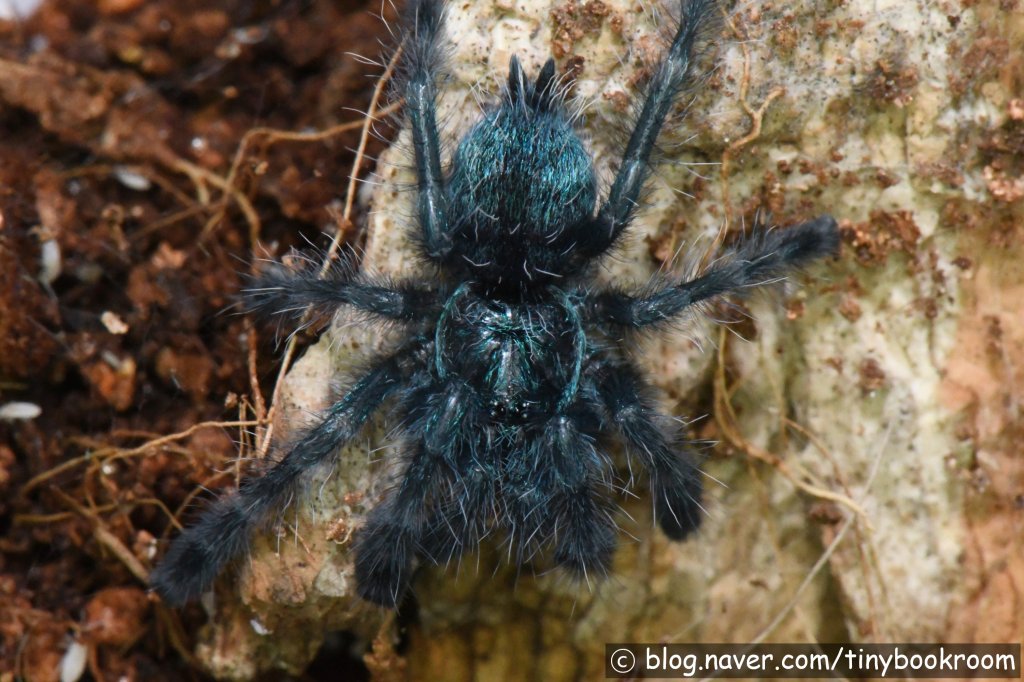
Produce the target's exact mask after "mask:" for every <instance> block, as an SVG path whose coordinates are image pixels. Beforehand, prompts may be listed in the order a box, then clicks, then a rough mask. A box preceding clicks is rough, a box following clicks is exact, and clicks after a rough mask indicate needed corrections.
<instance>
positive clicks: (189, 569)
mask: <svg viewBox="0 0 1024 682" xmlns="http://www.w3.org/2000/svg"><path fill="white" fill-rule="evenodd" d="M402 355H403V354H402V353H401V352H399V353H397V354H395V355H393V356H391V357H389V358H387V359H385V360H383V361H382V362H380V363H378V364H377V365H376V366H374V367H373V368H372V369H371V370H370V371H369V372H367V373H366V374H365V375H364V376H363V377H362V378H361V379H360V380H359V381H357V382H356V384H355V385H354V386H353V387H352V388H351V389H350V390H349V392H348V393H347V394H345V396H344V397H342V398H341V400H339V401H337V402H336V403H335V404H334V405H333V406H331V408H330V409H328V410H327V412H326V413H325V414H324V415H323V417H322V418H321V419H320V421H319V422H317V423H316V424H315V425H314V426H313V427H312V428H310V429H308V430H307V431H306V434H305V436H303V437H302V438H301V439H300V440H299V441H298V442H296V443H295V444H294V445H293V446H292V447H291V448H290V449H289V450H288V452H287V454H285V456H284V457H283V458H282V459H281V461H279V462H278V463H277V464H276V465H275V466H274V467H273V468H271V469H270V470H269V471H267V472H266V473H265V474H264V475H263V476H261V477H258V478H250V479H248V480H246V481H245V482H244V483H242V485H241V487H240V488H239V489H238V492H237V493H235V494H234V495H230V496H228V497H225V498H222V499H220V500H218V501H217V502H215V503H214V504H213V506H212V507H210V508H209V509H208V510H206V511H205V512H204V513H203V514H202V516H201V517H200V518H199V521H198V522H197V523H196V524H195V525H193V526H191V527H190V528H188V529H186V530H185V531H184V532H183V533H182V534H181V535H180V536H178V538H177V539H175V540H174V542H173V543H172V544H171V547H170V549H169V550H168V552H167V556H165V557H164V560H163V561H162V562H161V563H160V565H159V566H157V568H156V570H154V571H153V574H152V576H151V578H150V584H151V585H152V586H153V588H154V589H155V590H156V591H157V593H159V594H160V596H161V597H163V598H164V600H165V601H167V602H168V603H169V604H171V605H175V606H176V605H180V604H184V603H185V602H188V601H191V600H193V599H195V598H197V597H198V596H199V595H201V594H202V593H203V592H205V591H206V590H207V589H209V587H210V585H211V584H212V583H213V580H214V578H216V577H217V573H218V572H219V571H220V569H221V568H222V567H223V566H224V564H225V563H227V562H229V561H231V560H232V559H234V558H236V557H237V556H238V555H240V554H241V553H242V552H243V551H244V550H245V548H246V545H247V542H248V539H249V535H250V532H251V531H252V530H253V528H254V527H255V526H257V525H258V524H259V523H260V522H262V521H263V520H264V519H265V518H266V517H267V516H268V514H269V513H270V512H271V511H272V510H274V509H276V508H279V507H280V506H281V505H282V504H283V503H284V502H285V501H286V500H287V499H288V498H289V496H291V495H292V494H293V493H294V492H295V489H296V484H297V483H298V481H299V477H300V476H301V475H302V474H303V473H304V472H306V471H307V470H309V469H310V468H312V467H314V466H316V465H318V464H320V463H321V462H323V461H325V460H326V459H328V458H329V457H331V456H332V455H334V454H335V453H337V451H338V449H339V448H341V447H342V446H343V445H344V444H345V443H347V442H348V441H350V440H351V439H352V438H353V437H354V436H355V435H356V434H357V433H358V432H359V430H360V428H361V427H362V426H363V424H365V423H366V421H367V419H369V417H370V416H371V415H372V414H373V413H374V412H375V411H376V410H377V408H378V407H379V406H380V405H381V403H382V402H383V401H384V400H385V399H386V398H387V397H388V396H389V395H390V394H391V393H392V392H393V391H394V390H395V389H396V388H397V386H398V385H399V383H400V381H401V379H403V378H404V376H405V371H404V369H403V365H402V359H403V358H402Z"/></svg>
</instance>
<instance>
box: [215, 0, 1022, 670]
mask: <svg viewBox="0 0 1024 682" xmlns="http://www.w3.org/2000/svg"><path fill="white" fill-rule="evenodd" d="M725 9H726V10H727V12H723V17H722V23H721V30H720V31H719V32H718V33H717V34H716V37H715V39H714V40H713V41H712V45H711V46H710V48H709V50H708V55H707V62H706V63H707V64H708V65H709V66H711V67H713V70H712V71H711V73H710V75H709V76H708V79H707V81H706V83H705V84H704V86H703V87H702V88H701V89H700V90H699V91H697V92H696V93H694V94H693V96H692V101H688V104H689V106H688V107H687V111H686V115H685V118H684V117H682V116H681V115H680V116H678V117H676V118H675V119H674V120H673V121H672V123H671V124H670V125H669V126H668V127H667V130H666V134H665V135H664V137H663V140H662V153H661V156H662V159H661V161H660V163H659V165H658V167H657V172H656V174H655V176H654V178H653V179H652V181H651V192H650V195H649V197H648V199H647V207H646V208H645V210H644V211H643V213H642V215H641V217H640V218H639V219H638V221H637V224H636V226H635V228H634V229H633V231H632V236H631V239H630V241H629V244H628V245H627V247H626V248H625V249H624V250H623V251H621V252H620V253H619V254H618V255H617V257H615V258H614V259H611V260H609V261H608V263H607V267H606V268H604V270H603V271H602V273H601V277H602V278H603V279H606V280H615V281H623V280H628V281H639V282H643V281H646V280H647V279H648V278H649V277H650V276H651V275H652V274H653V273H655V272H656V271H657V270H658V269H659V268H664V267H668V268H672V267H675V268H677V269H679V268H682V267H683V265H684V264H686V263H691V264H692V263H694V262H698V261H699V260H700V259H701V257H703V256H704V254H706V253H707V251H708V250H709V249H710V248H712V246H713V244H714V243H715V240H716V237H717V236H718V235H719V234H720V232H721V230H722V229H723V226H727V228H728V229H730V230H738V229H742V226H743V223H744V221H749V220H751V219H752V217H753V215H754V213H755V211H756V210H757V209H758V208H761V209H762V210H766V211H770V212H771V214H772V217H773V219H774V220H775V221H776V222H778V223H780V224H791V223H795V222H798V221H800V220H805V219H809V218H811V217H814V216H816V215H820V214H822V213H830V214H832V215H834V216H835V217H836V218H837V219H838V220H839V221H840V224H841V227H842V230H843V252H842V256H841V257H840V259H839V260H837V261H832V262H828V263H825V264H823V265H820V266H817V267H815V268H814V269H813V270H812V271H811V272H809V273H808V276H807V277H802V278H798V279H796V280H794V281H792V282H790V283H788V284H787V286H786V287H785V289H784V290H783V292H782V294H781V295H774V296H765V297H754V298H752V299H748V300H746V301H745V302H744V303H743V306H744V307H745V309H746V311H747V312H749V313H750V314H751V316H752V321H750V320H746V321H740V322H739V323H734V324H732V325H730V327H729V328H728V329H726V328H723V327H721V326H720V325H717V324H714V323H713V322H711V321H709V320H705V319H696V320H691V321H689V322H687V324H686V325H685V327H684V328H683V329H681V330H679V331H678V332H674V333H670V334H662V335H658V336H655V337H651V338H650V339H647V340H646V341H644V342H643V343H642V344H641V346H640V347H639V348H638V353H637V358H638V361H639V362H640V363H641V364H642V365H643V366H644V367H645V368H646V369H647V370H649V372H650V375H651V377H652V378H653V379H654V381H655V383H656V385H657V387H658V388H659V389H660V391H661V393H662V395H663V398H664V402H663V405H664V409H665V410H666V411H667V412H668V413H670V414H672V415H675V416H678V417H681V418H683V419H687V420H697V421H695V422H694V424H693V426H692V427H691V428H692V431H693V432H694V433H697V434H698V435H700V436H701V437H704V438H709V439H714V440H716V441H717V442H718V445H717V446H716V447H715V448H714V449H712V450H711V451H710V456H709V458H708V460H707V462H706V464H705V471H706V472H707V474H708V478H707V488H708V493H707V496H706V500H705V507H706V508H707V512H708V513H707V517H706V519H705V521H704V526H703V528H702V530H701V532H700V534H699V535H698V536H697V537H696V538H694V539H692V540H689V541H687V542H685V543H682V544H673V543H670V542H668V541H667V540H666V539H665V538H664V537H663V536H662V535H661V534H660V531H658V530H656V529H655V528H654V527H653V526H652V522H651V518H650V507H649V501H648V499H647V498H646V496H645V494H643V493H642V494H641V495H640V498H639V499H630V500H626V499H624V500H623V501H622V505H623V508H624V510H625V511H626V512H628V515H629V517H632V519H630V518H628V517H627V516H626V515H622V516H621V518H620V519H619V522H620V524H621V525H622V526H623V528H624V529H625V530H626V531H628V533H629V534H631V535H633V536H635V538H630V537H629V536H628V535H626V534H623V536H622V543H621V547H620V549H619V551H618V553H617V555H616V557H615V561H614V567H613V571H612V577H611V578H610V579H608V580H605V581H604V582H601V583H598V584H593V585H591V586H589V588H588V586H586V585H582V586H581V585H579V584H576V583H573V582H571V581H569V580H566V579H565V578H564V576H560V575H559V574H557V573H545V574H543V575H539V576H534V575H531V574H519V575H517V574H516V571H515V570H514V569H512V568H509V567H508V566H506V565H505V564H504V562H503V561H502V556H501V552H500V550H498V549H496V548H484V550H483V551H482V552H481V553H480V556H479V557H475V556H474V557H469V558H467V559H465V560H463V562H462V564H461V565H460V566H451V567H450V568H449V569H448V570H447V571H444V570H440V569H433V568H425V569H423V570H421V571H420V573H419V575H418V578H417V580H416V583H415V592H416V605H417V606H416V608H417V613H416V617H415V619H413V622H414V623H415V624H411V625H408V626H407V628H406V630H405V634H406V636H407V646H406V647H405V648H404V649H403V653H402V655H401V656H399V655H398V654H396V653H394V651H393V650H392V649H391V644H392V643H393V642H394V641H395V640H394V638H395V637H396V636H397V635H396V634H395V631H394V629H393V628H394V622H395V621H394V620H392V619H390V618H386V617H385V616H386V614H384V613H383V612H381V611H379V610H377V609H375V608H370V607H367V606H366V605H364V604H361V603H360V602H359V601H358V599H357V598H356V597H355V596H354V583H353V577H352V566H351V554H350V549H351V535H352V532H353V531H354V530H355V529H356V528H358V526H359V524H360V523H361V522H362V519H363V518H364V515H365V513H366V512H367V510H368V509H369V508H370V507H372V505H373V503H374V502H375V501H376V499H377V498H378V497H379V494H380V492H381V491H382V490H383V486H384V485H385V479H386V476H387V473H388V461H389V458H391V460H390V461H393V459H394V458H393V455H394V448H395V447H397V444H395V443H389V442H388V440H387V438H386V435H385V434H386V433H387V428H388V425H387V424H385V423H383V422H381V423H379V424H378V425H377V427H375V429H370V430H369V431H368V432H367V433H364V434H363V436H362V437H361V438H360V440H358V441H357V442H356V443H353V444H352V446H350V447H349V448H347V449H346V451H345V452H343V453H341V455H340V456H339V458H338V462H337V465H336V466H335V467H333V468H332V469H331V470H330V471H323V472H318V474H317V475H316V476H314V477H313V478H311V480H310V483H309V486H308V490H307V494H306V495H305V497H304V498H303V499H302V500H300V501H299V502H298V503H297V504H296V505H295V509H293V510H291V511H290V512H289V513H288V514H286V516H285V522H284V523H283V524H282V526H281V528H280V530H279V531H278V533H277V534H276V535H271V536H268V537H264V538H260V539H259V540H258V541H257V542H256V547H255V551H254V553H253V555H252V558H251V560H250V562H248V563H247V564H246V565H245V566H244V567H243V568H242V570H241V573H240V575H239V576H238V578H237V582H230V583H229V582H225V583H223V584H222V585H221V586H220V588H219V589H218V592H217V604H216V608H215V612H214V617H213V619H212V621H211V625H210V627H209V629H208V630H207V631H206V632H205V633H204V643H203V644H202V645H201V647H200V651H199V653H200V656H201V658H202V659H203V660H204V662H205V663H206V665H207V666H209V667H210V669H211V670H212V671H213V672H214V674H215V675H217V676H218V677H220V678H223V679H232V678H234V679H245V678H248V677H251V676H253V675H255V674H256V673H258V672H260V671H264V670H268V669H272V668H284V669H287V670H291V671H299V670H301V669H302V668H303V666H304V665H306V663H307V662H308V661H309V660H310V659H311V657H312V656H313V654H314V653H315V651H316V649H317V647H318V645H319V644H320V642H321V640H322V636H323V633H325V632H328V631H334V630H350V631H353V632H355V633H357V634H358V635H359V636H360V637H363V638H365V639H366V641H367V642H370V641H373V640H374V639H375V641H374V643H373V647H372V653H371V654H370V655H369V657H368V659H367V662H368V665H369V667H370V669H371V671H372V672H374V674H375V675H376V677H377V678H379V679H415V680H420V679H424V680H427V679H429V680H452V681H455V680H470V679H481V680H491V679H493V680H520V679H522V680H526V679H544V680H552V681H561V680H591V679H600V678H602V677H603V675H604V664H605V662H604V644H605V643H606V642H615V641H634V642H642V641H649V642H659V641H669V642H702V641H706V642H748V641H753V640H755V639H766V640H768V641H782V642H806V641H821V642H837V641H838V642H888V641H918V642H921V641H979V642H980V641H988V642H1017V641H1020V640H1021V638H1022V634H1024V615H1022V614H1024V608H1022V604H1021V603H1020V596H1019V595H1021V594H1024V554H1022V552H1021V534H1020V531H1019V526H1020V519H1021V514H1022V511H1021V510H1022V508H1024V460H1022V458H1021V457H1020V453H1019V445H1018V444H1019V443H1021V442H1024V440H1022V439H1024V421H1022V419H1021V415H1020V410H1021V401H1022V389H1021V386H1022V385H1024V383H1022V381H1021V379H1022V374H1024V265H1022V264H1021V257H1022V255H1024V252H1022V249H1021V244H1022V243H1024V83H1022V81H1024V75H1022V74H1024V63H1022V61H1024V57H1022V53H1021V51H1020V49H1019V47H1017V48H1015V47H1013V46H1019V45H1022V44H1024V13H1022V11H1021V9H1020V8H1019V7H1018V6H1017V3H1016V2H1012V1H1011V2H996V1H994V0H985V1H980V2H952V1H948V2H945V1H939V2H932V1H930V0H912V1H910V2H906V1H903V0H898V1H897V0H892V1H889V0H870V1H869V0H847V1H846V2H826V3H816V2H810V1H809V0H801V1H798V2H790V3H783V4H779V3H763V2H759V1H758V2H753V3H741V4H737V5H730V6H728V7H726V8H725ZM450 10H451V11H450V19H449V24H448V31H449V34H450V35H452V36H458V40H456V41H453V43H452V49H451V56H450V61H449V73H450V78H449V80H448V81H447V82H446V83H445V86H444V95H443V98H442V102H441V115H440V117H439V118H440V120H442V121H445V123H446V132H445V136H446V138H447V139H449V140H455V139H457V137H458V135H459V134H460V132H461V131H465V130H466V128H467V127H468V126H469V125H471V124H472V122H473V120H474V119H475V118H476V117H477V116H478V115H479V109H478V105H477V97H478V96H479V95H480V92H481V91H482V92H488V93H490V92H495V91H496V90H497V88H498V83H499V82H500V80H501V79H502V77H503V74H504V73H505V71H506V69H507V64H508V60H509V58H510V57H511V56H512V55H513V54H518V55H519V57H520V59H521V60H522V61H523V63H524V65H525V66H526V68H527V71H528V72H534V71H535V70H536V69H538V68H539V66H540V64H542V63H543V61H544V59H546V58H547V57H548V56H549V55H551V54H553V55H554V56H555V57H557V58H558V60H559V64H560V66H561V67H562V68H569V67H571V68H574V69H575V70H576V72H577V73H578V80H577V84H576V86H575V97H576V101H577V102H579V103H580V105H581V106H582V111H583V116H582V119H581V122H582V123H581V125H582V128H583V131H584V134H585V136H586V138H587V140H588V143H589V144H590V145H591V148H592V149H593V152H594V156H595V160H596V163H597V166H598V168H599V170H600V172H601V174H602V177H603V178H605V179H606V180H607V179H608V178H610V177H611V170H610V169H611V168H613V165H614V160H615V159H616V155H617V152H618V150H619V149H620V148H621V145H622V141H623V139H624V134H625V132H627V131H628V129H629V117H630V113H631V111H632V107H633V104H634V102H635V98H636V93H637V84H638V83H639V82H642V79H643V77H644V74H645V73H649V72H650V69H651V68H653V66H654V65H655V64H656V63H657V60H658V58H659V56H660V54H661V50H662V48H663V47H664V40H665V36H666V33H667V32H668V31H669V30H670V29H669V28H668V27H669V26H671V23H672V20H671V18H670V14H671V12H669V11H668V10H665V9H657V8H656V7H654V6H652V5H650V4H648V3H627V2H621V1H619V0H607V1H606V2H602V1H600V0H592V1H591V2H589V3H576V2H572V1H569V2H560V1H555V2H534V1H533V0H524V1H523V2H520V3H512V2H509V1H507V0H495V1H493V2H480V3H452V4H451V7H450ZM409 149H410V146H409V138H408V134H407V132H406V133H403V134H402V135H401V136H400V138H399V142H398V143H397V144H396V145H395V146H394V148H392V149H391V150H389V152H388V153H387V154H386V155H385V157H384V158H383V159H382V160H381V162H380V165H379V167H378V169H377V173H378V175H379V177H378V178H377V179H378V180H379V184H378V185H377V186H376V187H375V188H373V190H372V192H369V193H368V196H367V197H365V198H366V200H367V201H368V202H369V204H370V206H371V208H372V210H373V212H372V214H371V215H372V217H371V219H370V224H369V225H368V230H369V241H368V244H367V249H366V257H365V260H364V267H366V268H368V269H370V270H373V271H377V272H385V273H391V274H394V275H399V276H401V275H407V274H410V273H413V272H415V271H416V269H417V267H418V266H417V261H416V258H415V256H414V254H413V252H412V249H411V247H410V245H409V241H408V239H407V230H408V228H409V224H410V222H411V221H410V218H409V216H411V215H412V213H413V204H412V201H413V196H412V193H411V192H410V191H409V187H410V186H411V185H412V182H413V175H412V170H411V167H410V155H409ZM677 251H678V253H679V254H680V255H679V257H677V258H675V259H674V260H673V258H672V257H673V255H674V254H676V253H677ZM386 337H387V335H386V334H383V335H382V334H381V333H380V331H379V330H367V329H365V328H362V327H360V326H358V325H356V324H353V323H352V320H351V319H343V320H339V321H338V323H337V324H335V326H334V327H333V328H332V330H331V331H330V333H329V334H327V335H325V337H324V338H323V339H322V340H321V341H320V343H319V344H318V345H317V346H316V347H314V348H313V349H311V350H310V351H309V352H308V353H307V354H306V356H305V357H304V358H303V359H302V360H301V361H300V362H299V363H298V364H297V366H296V367H295V369H294V370H293V371H292V372H291V374H290V375H289V377H288V379H287V382H288V385H287V390H286V392H285V393H286V400H287V406H288V409H286V410H285V411H284V412H283V413H282V414H281V418H280V422H279V423H280V427H279V428H280V431H281V432H287V431H289V430H291V431H294V429H295V428H296V427H297V426H299V425H301V424H302V423H303V422H304V421H305V417H304V416H303V415H305V414H308V413H309V412H310V411H315V410H317V409H320V408H322V407H323V406H325V405H326V404H327V402H328V400H329V399H330V396H331V390H332V389H331V383H330V382H329V381H328V380H327V379H326V378H328V377H332V376H338V375H344V374H345V372H346V371H348V370H349V368H351V367H354V366H358V365H359V363H360V360H361V359H362V358H363V357H365V355H366V354H367V353H369V352H372V351H373V350H375V349H379V348H382V347H385V346H386V345H387V344H388V340H387V338H386ZM295 510H297V517H296V513H295ZM537 568H538V571H537V572H538V573H541V572H543V568H544V567H543V566H538V567H537Z"/></svg>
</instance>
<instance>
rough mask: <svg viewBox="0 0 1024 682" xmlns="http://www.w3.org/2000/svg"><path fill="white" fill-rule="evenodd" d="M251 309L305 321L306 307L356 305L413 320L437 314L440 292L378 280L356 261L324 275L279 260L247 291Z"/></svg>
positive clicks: (329, 310)
mask: <svg viewBox="0 0 1024 682" xmlns="http://www.w3.org/2000/svg"><path fill="white" fill-rule="evenodd" d="M242 302H243V303H244V306H245V309H246V311H247V312H251V313H256V314H258V315H286V316H290V317H293V318H295V319H301V317H302V316H303V315H304V314H305V312H306V310H307V309H309V308H312V310H313V311H314V312H315V313H316V314H317V315H320V316H327V315H331V314H333V313H334V312H335V311H337V309H338V308H340V307H342V306H351V307H353V308H355V309H357V310H360V311H362V312H365V313H369V314H371V315H375V316H377V317H382V318H385V319H388V320H395V321H403V322H412V321H416V320H423V319H426V318H428V317H429V316H431V315H436V314H437V309H438V306H437V303H438V295H437V292H435V291H431V290H429V289H425V288H422V287H419V286H416V285H414V284H412V283H411V282H386V281H373V280H371V279H369V278H367V277H366V276H364V275H361V274H359V272H358V271H357V270H356V268H355V266H354V265H353V264H352V263H351V261H349V260H347V259H342V260H341V261H337V262H336V263H335V264H334V265H333V266H332V267H331V268H330V269H329V270H328V271H327V272H326V273H324V274H323V276H321V273H320V272H319V271H318V269H317V268H312V267H305V268H301V269H299V270H291V269H289V268H286V267H284V266H282V265H281V264H279V263H274V264H272V265H270V266H269V267H267V268H265V269H264V270H263V272H261V273H260V274H259V275H257V276H255V277H253V278H252V279H251V280H250V281H249V286H248V287H246V288H245V289H244V290H243V291H242Z"/></svg>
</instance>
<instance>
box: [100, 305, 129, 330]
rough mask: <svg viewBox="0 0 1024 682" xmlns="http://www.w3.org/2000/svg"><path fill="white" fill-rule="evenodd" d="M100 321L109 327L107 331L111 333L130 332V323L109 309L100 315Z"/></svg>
mask: <svg viewBox="0 0 1024 682" xmlns="http://www.w3.org/2000/svg"><path fill="white" fill-rule="evenodd" d="M100 322H102V323H103V326H104V327H106V328H107V331H108V332H110V333H111V334H125V333H127V332H128V325H127V324H125V321H124V320H122V319H121V318H120V317H119V316H118V314H117V313H112V312H110V311H109V310H104V311H103V314H102V315H100Z"/></svg>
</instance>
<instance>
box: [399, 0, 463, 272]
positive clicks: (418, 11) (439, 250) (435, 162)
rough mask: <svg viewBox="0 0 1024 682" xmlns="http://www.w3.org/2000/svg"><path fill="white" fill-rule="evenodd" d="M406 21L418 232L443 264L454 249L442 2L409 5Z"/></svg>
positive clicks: (407, 92) (406, 71)
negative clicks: (445, 159) (441, 107)
mask: <svg viewBox="0 0 1024 682" xmlns="http://www.w3.org/2000/svg"><path fill="white" fill-rule="evenodd" d="M404 21H405V25H406V31H405V35H406V39H405V42H404V43H403V47H402V49H403V50H404V52H403V55H404V60H403V71H404V77H405V81H404V84H405V87H404V94H405V111H406V115H407V116H408V117H409V124H410V126H411V127H412V143H413V149H414V152H415V157H416V177H417V180H418V185H417V187H418V190H419V193H418V206H417V208H418V216H419V221H420V229H421V230H422V239H423V247H424V250H425V252H426V254H427V256H428V257H430V258H431V259H433V260H435V261H442V260H444V258H445V257H446V256H447V255H448V253H449V252H450V251H451V246H452V245H451V235H450V234H449V230H450V225H449V224H448V206H447V199H446V197H445V180H444V173H443V171H442V169H441V141H440V136H439V135H438V130H437V116H436V107H437V82H436V77H435V72H436V70H437V68H438V62H439V61H440V57H439V51H440V48H439V46H438V41H439V39H440V36H441V31H442V28H443V25H444V3H443V2H442V0H409V2H408V3H407V5H406V9H405V20H404Z"/></svg>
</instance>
